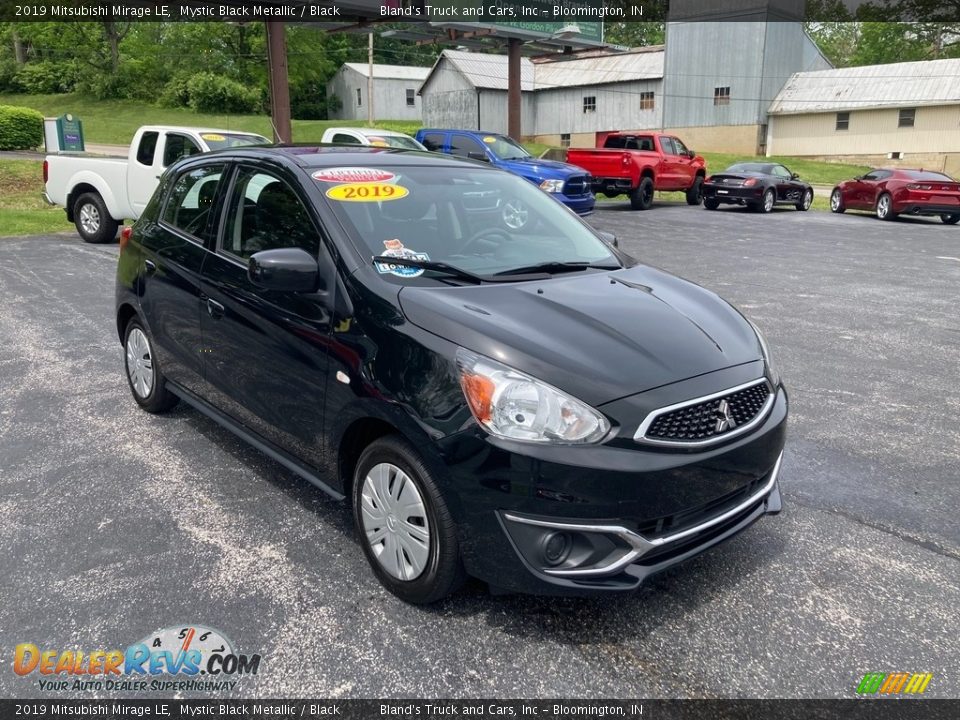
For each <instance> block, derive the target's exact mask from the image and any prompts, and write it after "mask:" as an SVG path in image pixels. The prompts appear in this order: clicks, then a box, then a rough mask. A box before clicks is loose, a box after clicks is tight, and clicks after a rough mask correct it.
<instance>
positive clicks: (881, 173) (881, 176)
mask: <svg viewBox="0 0 960 720" xmlns="http://www.w3.org/2000/svg"><path fill="white" fill-rule="evenodd" d="M892 174H893V173H891V172H890V171H889V170H871V171H870V172H868V173H867V174H866V175H864V176H863V178H861V179H863V180H870V181H877V180H886V179H887V178H888V177H890V175H892Z"/></svg>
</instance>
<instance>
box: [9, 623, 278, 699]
mask: <svg viewBox="0 0 960 720" xmlns="http://www.w3.org/2000/svg"><path fill="white" fill-rule="evenodd" d="M259 670H260V655H242V654H239V653H237V652H236V651H235V650H234V647H233V643H232V642H231V641H230V640H229V639H227V637H226V636H225V635H223V633H221V632H219V631H217V630H214V629H212V628H208V627H204V626H202V625H188V626H174V627H168V628H164V629H163V630H159V631H157V632H155V633H152V634H150V635H148V636H147V637H145V638H143V639H142V640H140V641H139V642H136V643H133V644H132V645H130V646H128V647H127V648H126V650H119V649H118V650H93V651H91V652H85V651H83V650H59V649H50V648H40V647H38V646H37V645H35V644H33V643H21V644H19V645H17V646H16V648H15V649H14V654H13V671H14V672H15V673H16V674H17V675H20V676H36V677H37V684H38V687H39V688H40V689H41V690H44V691H51V692H55V691H77V690H80V691H84V690H91V691H92V690H107V691H124V692H126V691H138V690H148V691H152V692H157V691H166V692H169V691H182V690H200V691H216V690H233V689H234V688H235V687H236V686H237V683H238V678H240V677H242V676H245V675H256V674H257V672H259Z"/></svg>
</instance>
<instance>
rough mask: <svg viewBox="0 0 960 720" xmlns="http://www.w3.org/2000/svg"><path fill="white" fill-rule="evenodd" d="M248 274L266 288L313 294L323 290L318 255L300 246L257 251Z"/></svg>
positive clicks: (249, 264)
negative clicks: (314, 255)
mask: <svg viewBox="0 0 960 720" xmlns="http://www.w3.org/2000/svg"><path fill="white" fill-rule="evenodd" d="M247 277H249V278H250V282H252V283H253V284H254V285H256V286H257V287H259V288H263V289H264V290H279V291H281V292H295V293H312V292H317V291H318V290H322V289H324V288H323V287H322V283H321V275H320V266H319V264H318V263H317V260H316V258H314V257H313V256H312V255H310V253H308V252H307V251H306V250H302V249H300V248H274V249H273V250H261V251H260V252H256V253H254V254H253V255H251V256H250V260H249V261H248V262H247Z"/></svg>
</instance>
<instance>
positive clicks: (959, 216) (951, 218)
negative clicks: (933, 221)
mask: <svg viewBox="0 0 960 720" xmlns="http://www.w3.org/2000/svg"><path fill="white" fill-rule="evenodd" d="M940 222H942V223H943V224H944V225H956V224H957V223H958V222H960V213H954V214H953V215H947V214H944V215H941V216H940Z"/></svg>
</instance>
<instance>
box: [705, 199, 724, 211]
mask: <svg viewBox="0 0 960 720" xmlns="http://www.w3.org/2000/svg"><path fill="white" fill-rule="evenodd" d="M703 206H704V207H705V208H706V209H707V210H716V209H717V208H718V207H720V201H719V200H714V199H713V198H704V199H703Z"/></svg>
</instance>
